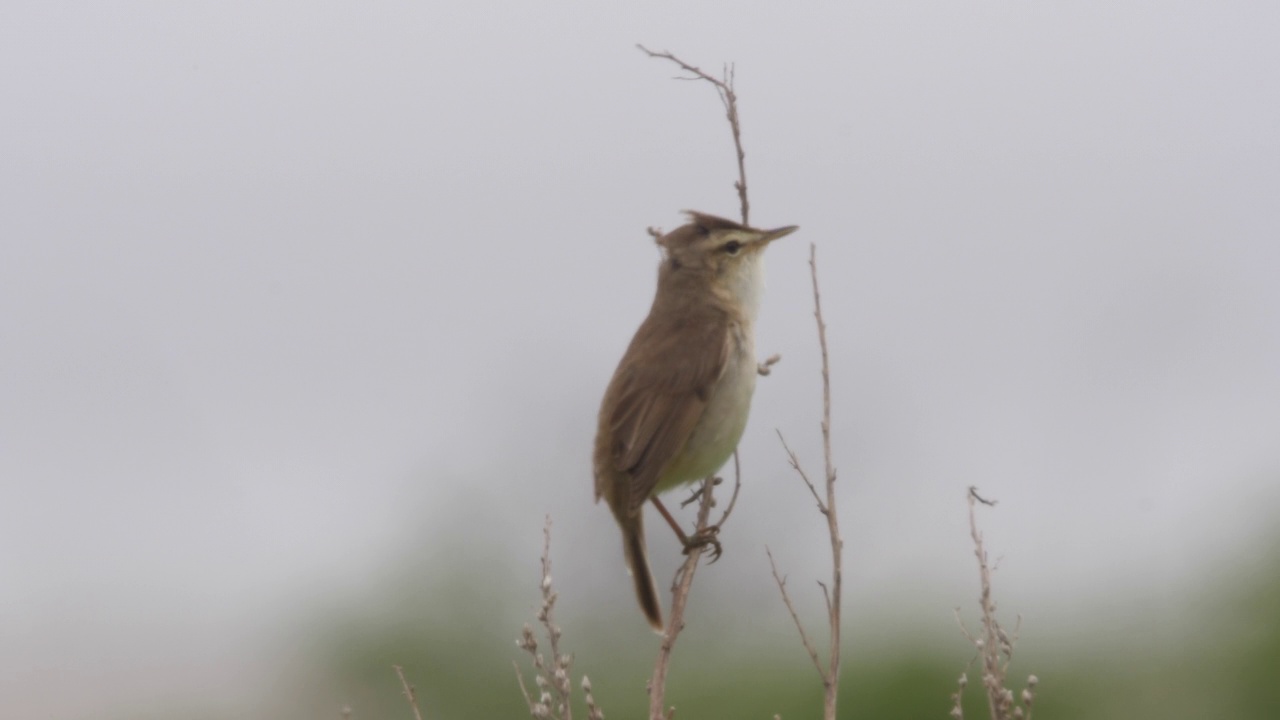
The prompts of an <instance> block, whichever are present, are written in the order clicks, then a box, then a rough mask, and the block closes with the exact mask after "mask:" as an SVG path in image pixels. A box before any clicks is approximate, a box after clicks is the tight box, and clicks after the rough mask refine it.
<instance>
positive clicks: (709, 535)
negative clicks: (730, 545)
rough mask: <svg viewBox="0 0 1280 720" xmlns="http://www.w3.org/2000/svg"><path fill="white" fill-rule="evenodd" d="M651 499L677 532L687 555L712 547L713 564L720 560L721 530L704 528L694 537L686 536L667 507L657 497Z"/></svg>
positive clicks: (714, 527) (712, 527) (713, 527)
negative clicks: (702, 548) (718, 538)
mask: <svg viewBox="0 0 1280 720" xmlns="http://www.w3.org/2000/svg"><path fill="white" fill-rule="evenodd" d="M649 499H650V500H652V501H653V506H654V507H656V508H658V512H659V513H662V517H663V518H665V519H666V521H667V524H668V525H670V526H671V529H672V530H674V531H675V533H676V537H677V538H678V539H679V540H680V544H681V545H684V554H685V555H688V554H689V553H691V552H693V551H694V550H695V549H697V548H701V547H706V546H708V545H710V546H711V562H715V561H716V560H719V559H720V553H721V551H722V549H721V547H720V541H719V540H717V539H716V534H718V533H719V532H720V528H718V527H716V526H714V525H713V526H711V527H706V528H702V529H700V530H698V532H696V533H694V534H693V537H689V536H688V535H686V534H685V532H684V530H681V529H680V523H678V522H676V519H675V518H674V517H672V516H671V513H670V512H668V511H667V508H666V506H665V505H663V504H662V501H661V500H659V499H658V497H657V496H656V495H655V496H653V497H651V498H649Z"/></svg>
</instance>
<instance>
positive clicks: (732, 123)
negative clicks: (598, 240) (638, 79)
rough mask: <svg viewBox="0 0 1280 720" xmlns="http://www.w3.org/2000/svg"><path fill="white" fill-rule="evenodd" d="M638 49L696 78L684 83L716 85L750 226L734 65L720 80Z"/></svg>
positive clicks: (668, 55)
mask: <svg viewBox="0 0 1280 720" xmlns="http://www.w3.org/2000/svg"><path fill="white" fill-rule="evenodd" d="M636 47H638V48H640V51H641V52H643V53H644V54H646V55H648V56H649V57H653V58H661V59H663V60H670V61H671V62H673V63H675V64H676V65H679V66H680V69H681V70H684V71H685V72H687V73H689V74H691V75H693V77H691V78H683V79H685V80H705V81H707V82H709V83H711V84H712V85H714V86H715V88H716V92H717V93H718V94H719V95H720V102H721V103H723V104H724V113H725V118H726V119H727V120H728V121H729V129H730V131H731V132H732V133H733V149H734V151H735V152H736V153H737V154H738V180H737V181H736V182H735V183H734V184H733V187H734V189H735V190H737V191H738V203H739V205H740V207H741V210H742V224H743V225H750V224H751V223H750V222H749V221H748V215H749V214H750V211H751V204H750V203H749V202H748V201H747V154H746V152H744V151H743V149H742V125H741V123H740V122H739V120H738V96H737V95H736V94H735V93H734V92H733V79H734V70H733V64H732V63H729V64H727V65H725V68H724V72H723V73H722V74H721V77H718V78H717V77H715V76H714V75H710V74H708V73H707V72H705V71H703V70H702V69H700V68H697V67H695V66H693V65H690V64H689V63H687V62H685V61H683V60H681V59H680V58H678V57H676V56H675V55H672V54H671V53H670V52H665V51H664V52H654V51H653V50H650V49H649V48H647V47H645V46H644V45H639V44H637V45H636Z"/></svg>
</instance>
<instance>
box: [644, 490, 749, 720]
mask: <svg viewBox="0 0 1280 720" xmlns="http://www.w3.org/2000/svg"><path fill="white" fill-rule="evenodd" d="M714 487H715V478H714V477H708V478H707V479H705V480H703V481H702V498H701V501H700V502H699V503H698V519H697V528H698V531H699V532H701V531H702V530H703V529H704V528H706V527H708V521H709V520H710V518H711V508H712V506H714V505H715V497H714V496H713V494H712V488H714ZM735 493H736V491H735ZM729 509H730V510H732V508H729ZM725 515H726V517H727V515H728V511H727V510H726V512H725ZM724 520H725V518H724V517H722V518H721V519H720V522H721V523H723V522H724ZM704 552H706V546H701V547H695V548H694V549H693V550H691V551H689V554H688V555H687V556H686V557H685V560H684V564H682V565H681V566H680V569H679V570H677V571H676V577H675V581H674V582H673V583H672V585H671V616H670V617H669V618H667V629H666V630H665V631H664V632H663V633H662V644H661V645H659V646H658V659H657V660H656V661H655V662H654V664H653V675H652V676H651V677H650V679H649V719H650V720H665V719H666V718H667V717H668V715H667V710H666V708H665V707H664V706H665V704H666V694H667V672H668V670H669V669H670V667H671V651H672V650H673V649H675V645H676V638H678V637H679V636H680V631H681V630H683V629H684V609H685V606H686V605H688V602H689V591H690V590H691V589H692V588H693V575H694V572H696V571H697V569H698V561H699V560H701V559H702V554H703V553H704ZM671 712H672V713H673V714H674V712H675V709H674V708H672V709H671Z"/></svg>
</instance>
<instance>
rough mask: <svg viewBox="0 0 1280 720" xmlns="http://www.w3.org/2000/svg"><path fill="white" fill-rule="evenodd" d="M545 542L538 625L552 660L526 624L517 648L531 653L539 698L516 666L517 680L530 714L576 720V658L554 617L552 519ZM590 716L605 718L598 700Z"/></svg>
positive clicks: (590, 710) (584, 679) (549, 521)
mask: <svg viewBox="0 0 1280 720" xmlns="http://www.w3.org/2000/svg"><path fill="white" fill-rule="evenodd" d="M542 534H543V537H544V541H543V546H542V582H541V588H542V605H541V606H540V607H539V608H538V614H537V618H538V622H539V623H540V624H541V625H542V627H543V629H544V630H545V631H546V635H547V643H548V645H549V646H550V649H551V653H550V657H549V658H548V657H546V656H544V655H543V653H541V652H539V651H538V639H537V636H536V635H535V634H534V632H533V628H532V627H530V626H529V625H528V624H525V626H524V628H522V630H521V634H520V638H519V639H518V640H517V641H516V645H517V647H519V648H520V649H522V650H524V651H525V652H527V653H528V654H529V656H530V658H531V659H532V660H533V667H534V680H535V681H536V683H537V690H536V692H537V694H538V696H537V697H536V698H535V697H534V696H533V694H531V693H530V692H529V688H528V686H526V685H525V683H524V675H523V674H522V673H521V672H520V666H519V665H516V680H517V681H518V682H519V683H520V692H521V694H523V695H524V699H525V703H526V704H527V705H528V707H529V713H530V715H532V716H533V717H535V718H552V719H554V720H572V718H573V706H572V704H571V701H572V695H573V686H572V683H571V681H570V679H569V678H570V675H571V668H572V665H573V656H572V655H569V654H567V653H562V652H560V635H561V630H560V626H558V625H556V623H555V619H554V617H553V611H554V609H555V604H556V599H557V597H558V596H557V594H556V592H555V590H553V589H552V585H551V516H550V515H548V516H547V522H546V526H545V527H544V528H543V531H542ZM583 682H584V686H583V691H584V693H587V694H590V689H589V688H590V685H589V683H587V681H586V678H585V677H584V678H583ZM588 716H589V717H590V718H596V717H597V716H603V713H602V712H601V711H600V710H599V708H597V707H595V700H594V698H592V699H591V701H590V703H589V707H588Z"/></svg>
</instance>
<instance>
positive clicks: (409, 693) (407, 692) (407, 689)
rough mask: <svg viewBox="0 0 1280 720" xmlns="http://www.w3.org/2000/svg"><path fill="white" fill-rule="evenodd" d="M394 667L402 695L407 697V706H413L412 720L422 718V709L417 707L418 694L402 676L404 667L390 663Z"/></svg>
mask: <svg viewBox="0 0 1280 720" xmlns="http://www.w3.org/2000/svg"><path fill="white" fill-rule="evenodd" d="M391 667H393V668H395V669H396V675H398V676H399V677H400V686H401V687H403V688H404V696H405V697H407V698H409V707H411V708H413V718H414V720H422V711H421V710H419V709H418V694H417V693H415V692H414V690H413V686H412V685H410V684H409V681H408V680H406V679H405V677H404V668H402V667H400V666H399V665H392V666H391Z"/></svg>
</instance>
